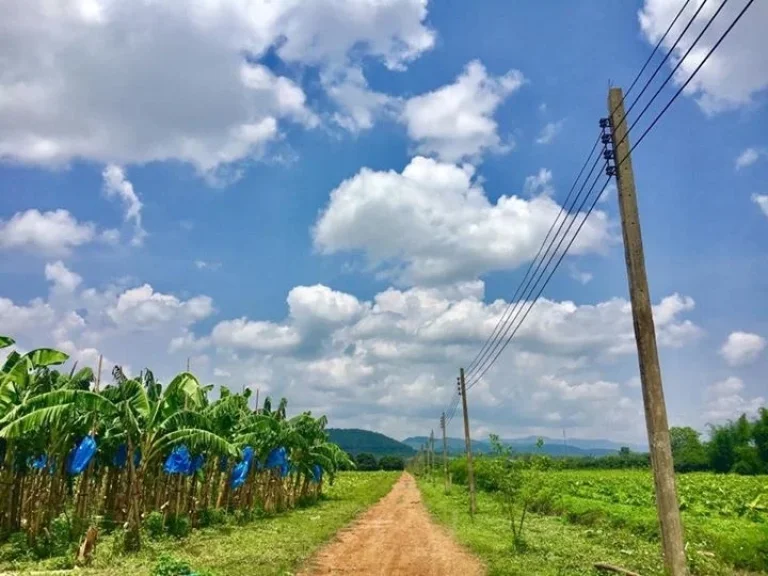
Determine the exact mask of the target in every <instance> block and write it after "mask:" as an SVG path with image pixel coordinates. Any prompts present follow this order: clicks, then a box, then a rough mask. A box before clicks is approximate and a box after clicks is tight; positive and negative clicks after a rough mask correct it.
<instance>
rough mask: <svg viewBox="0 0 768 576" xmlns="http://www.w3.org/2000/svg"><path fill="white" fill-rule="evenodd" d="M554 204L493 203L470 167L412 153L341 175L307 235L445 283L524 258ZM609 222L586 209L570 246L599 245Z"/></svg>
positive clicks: (407, 275)
mask: <svg viewBox="0 0 768 576" xmlns="http://www.w3.org/2000/svg"><path fill="white" fill-rule="evenodd" d="M559 211H560V207H559V206H558V204H557V203H556V202H555V201H554V200H553V199H552V198H549V197H547V196H537V197H535V198H532V199H524V198H521V197H519V196H506V195H502V196H501V197H500V198H499V199H498V200H497V201H496V203H495V204H492V203H491V202H489V200H488V198H487V196H486V195H485V191H484V190H483V189H482V187H481V186H480V184H479V183H478V182H477V181H475V180H474V170H473V169H472V168H471V167H469V166H464V167H458V166H455V165H452V164H442V163H440V162H437V161H435V160H431V159H428V158H422V157H417V158H414V159H413V160H411V162H410V164H408V166H406V167H405V169H404V170H403V172H402V173H401V174H400V173H397V172H394V171H388V172H376V171H373V170H370V169H368V168H363V169H362V170H361V171H360V172H359V173H358V174H356V175H355V176H353V177H352V178H350V179H349V180H346V181H345V182H343V183H341V184H340V185H339V186H338V187H337V188H336V189H335V190H333V192H331V198H330V202H329V204H328V205H327V206H326V208H325V210H324V211H323V212H322V213H321V215H320V216H319V218H318V220H317V223H316V224H315V227H314V230H313V237H314V243H315V246H316V247H317V248H318V249H320V250H322V251H323V252H324V253H326V254H331V253H337V252H343V251H363V252H364V253H365V254H366V255H367V257H368V259H369V260H370V261H372V262H374V263H376V264H380V265H384V266H385V268H387V269H388V270H389V271H390V272H392V273H395V274H397V276H398V277H399V279H400V280H401V281H404V282H414V283H425V282H426V283H446V282H451V281H455V280H461V279H474V278H476V277H477V276H479V275H480V274H483V273H485V272H488V271H490V270H502V269H513V268H515V267H517V266H519V265H520V264H522V263H523V262H526V261H528V260H530V259H531V258H533V257H534V256H535V254H536V252H537V251H538V248H539V246H540V245H541V242H542V240H543V239H544V236H545V234H546V233H547V231H548V230H549V228H550V226H551V224H552V222H553V221H554V219H555V217H556V216H557V215H558V213H559ZM609 228H610V226H609V222H608V217H607V215H606V214H605V213H604V212H602V211H595V212H593V213H592V216H591V217H590V218H589V220H588V221H587V223H586V224H585V225H584V228H583V229H582V231H581V233H580V235H579V236H578V237H577V240H576V242H575V243H574V245H573V247H572V253H574V254H583V253H585V252H599V251H601V250H603V249H604V248H605V247H606V246H608V245H610V244H611V242H612V236H611V234H610V232H609Z"/></svg>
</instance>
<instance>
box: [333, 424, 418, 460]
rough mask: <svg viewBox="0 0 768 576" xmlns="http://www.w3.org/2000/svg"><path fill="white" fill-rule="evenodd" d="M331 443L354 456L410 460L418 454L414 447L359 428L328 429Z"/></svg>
mask: <svg viewBox="0 0 768 576" xmlns="http://www.w3.org/2000/svg"><path fill="white" fill-rule="evenodd" d="M327 432H328V435H329V436H330V440H331V442H333V443H335V444H338V445H339V447H340V448H341V449H342V450H344V451H345V452H347V453H348V454H352V455H353V456H354V455H356V454H360V453H368V454H373V455H374V456H376V457H377V458H379V457H381V456H402V457H404V458H409V457H411V456H413V455H414V454H416V450H414V449H413V447H411V446H409V445H407V444H404V443H402V442H398V441H397V440H395V439H394V438H390V437H389V436H385V435H384V434H380V433H379V432H372V431H370V430H361V429H359V428H328V429H327Z"/></svg>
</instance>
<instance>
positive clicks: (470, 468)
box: [459, 368, 477, 518]
mask: <svg viewBox="0 0 768 576" xmlns="http://www.w3.org/2000/svg"><path fill="white" fill-rule="evenodd" d="M459 395H461V407H462V408H463V411H464V441H465V442H466V444H467V478H468V480H469V514H470V515H471V516H472V518H474V517H475V511H476V509H477V504H476V503H475V468H474V465H473V464H472V440H471V439H470V437H469V413H468V412H467V390H466V383H465V382H464V368H459Z"/></svg>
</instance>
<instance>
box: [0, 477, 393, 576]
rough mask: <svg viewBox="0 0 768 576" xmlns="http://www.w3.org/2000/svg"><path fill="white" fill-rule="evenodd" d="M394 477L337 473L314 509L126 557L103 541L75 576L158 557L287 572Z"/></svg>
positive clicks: (137, 571) (107, 573)
mask: <svg viewBox="0 0 768 576" xmlns="http://www.w3.org/2000/svg"><path fill="white" fill-rule="evenodd" d="M399 476H400V473H399V472H343V473H341V474H340V475H339V476H338V477H337V478H336V482H335V483H334V485H333V486H326V490H325V492H326V498H325V499H323V500H322V501H320V502H319V503H317V504H316V505H314V506H310V507H308V508H303V509H295V510H292V511H290V512H287V513H285V514H281V515H278V516H274V517H270V518H261V519H257V520H254V521H252V522H250V523H248V524H245V525H242V526H238V525H236V524H229V525H225V526H223V527H218V528H210V529H203V530H196V531H193V532H192V534H191V535H190V536H189V537H187V538H185V539H183V540H175V539H169V538H166V539H163V540H160V541H154V542H153V541H151V540H148V539H146V540H145V544H146V545H145V547H144V549H143V550H142V551H141V552H140V553H139V554H136V555H132V556H123V555H119V554H113V552H112V550H113V546H112V542H111V538H105V539H104V540H103V541H101V542H99V545H98V548H97V552H96V556H95V558H94V562H93V566H92V568H90V569H88V570H82V571H80V572H79V573H82V574H88V575H92V576H122V575H124V574H131V575H132V576H147V575H149V574H150V572H151V570H152V567H153V566H154V564H155V563H156V562H157V559H158V558H159V557H160V556H161V555H162V554H171V555H173V556H174V557H176V558H178V559H180V560H184V561H186V562H188V563H189V565H190V566H191V567H192V568H193V569H195V570H210V571H211V572H213V573H214V574H215V575H216V576H228V575H241V574H259V575H264V576H268V575H278V574H286V573H290V571H291V570H293V569H294V568H296V567H297V566H299V565H301V563H302V562H304V561H305V560H306V559H307V558H309V557H310V556H311V555H312V553H313V552H314V551H315V550H316V549H317V548H319V547H320V546H321V545H322V544H324V543H325V542H327V541H328V540H329V539H330V538H331V537H332V536H333V535H334V534H335V533H336V532H337V531H338V530H339V529H340V528H341V527H343V526H344V525H346V524H348V523H349V522H350V521H351V520H353V519H354V518H355V517H356V516H357V515H358V514H360V512H362V511H363V510H365V509H366V508H368V507H369V506H370V505H371V504H373V503H375V502H376V501H377V500H379V499H380V498H381V497H383V496H384V495H385V494H386V493H387V492H389V490H390V489H391V487H392V485H393V484H394V483H395V481H396V480H397V478H398V477H399ZM51 566H52V563H51V561H46V562H37V563H28V564H22V565H19V566H2V565H0V574H3V573H11V574H16V573H27V572H33V571H39V570H45V569H46V568H50V567H51ZM14 570H15V571H14ZM4 571H6V572H4Z"/></svg>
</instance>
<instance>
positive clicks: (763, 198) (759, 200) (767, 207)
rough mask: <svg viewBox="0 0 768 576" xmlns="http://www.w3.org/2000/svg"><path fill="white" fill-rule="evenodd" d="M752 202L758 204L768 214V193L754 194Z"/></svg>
mask: <svg viewBox="0 0 768 576" xmlns="http://www.w3.org/2000/svg"><path fill="white" fill-rule="evenodd" d="M752 202H754V203H755V204H757V207H758V208H760V210H761V211H762V212H763V214H765V215H766V216H768V194H752Z"/></svg>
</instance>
